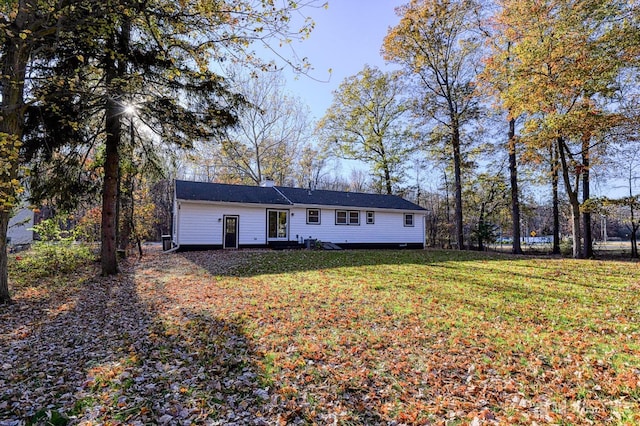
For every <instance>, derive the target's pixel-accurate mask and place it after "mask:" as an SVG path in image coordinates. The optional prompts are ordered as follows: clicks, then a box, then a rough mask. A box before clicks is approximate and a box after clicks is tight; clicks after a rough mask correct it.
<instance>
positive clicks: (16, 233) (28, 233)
mask: <svg viewBox="0 0 640 426" xmlns="http://www.w3.org/2000/svg"><path fill="white" fill-rule="evenodd" d="M31 227H33V211H32V210H30V209H28V208H26V207H22V208H20V209H19V210H18V211H16V214H15V215H14V216H13V217H12V218H11V219H9V229H8V230H7V240H8V243H9V245H10V246H21V245H26V244H31V243H32V242H33V231H32V230H31Z"/></svg>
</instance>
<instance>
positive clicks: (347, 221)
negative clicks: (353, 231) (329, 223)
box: [335, 210, 360, 226]
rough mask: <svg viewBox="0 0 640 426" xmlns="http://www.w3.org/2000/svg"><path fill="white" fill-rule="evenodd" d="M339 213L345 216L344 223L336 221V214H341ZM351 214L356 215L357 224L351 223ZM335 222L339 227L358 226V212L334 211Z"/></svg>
mask: <svg viewBox="0 0 640 426" xmlns="http://www.w3.org/2000/svg"><path fill="white" fill-rule="evenodd" d="M341 213H344V215H345V222H339V221H338V214H341ZM352 213H356V214H357V218H358V221H357V222H352V221H351V214H352ZM335 220H336V225H341V226H360V210H336V216H335Z"/></svg>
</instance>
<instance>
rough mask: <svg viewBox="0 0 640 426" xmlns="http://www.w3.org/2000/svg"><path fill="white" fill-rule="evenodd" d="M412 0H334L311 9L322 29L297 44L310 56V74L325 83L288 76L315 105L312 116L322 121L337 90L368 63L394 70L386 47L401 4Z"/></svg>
mask: <svg viewBox="0 0 640 426" xmlns="http://www.w3.org/2000/svg"><path fill="white" fill-rule="evenodd" d="M408 1H409V0H329V7H328V8H327V9H324V8H319V9H309V11H308V12H309V13H308V14H309V15H310V16H311V17H312V18H313V20H314V21H315V23H316V27H315V29H314V30H313V32H312V33H311V36H310V37H309V38H308V39H306V40H304V41H302V42H300V43H297V42H296V43H294V45H293V48H294V49H295V51H296V53H297V55H298V56H299V57H300V58H303V57H307V58H308V59H309V62H310V63H311V65H312V66H313V68H314V70H313V71H312V72H311V73H310V75H311V76H312V77H314V78H315V79H317V80H321V81H314V80H313V79H312V78H309V77H306V76H304V75H302V76H299V77H298V78H297V79H295V78H294V77H293V75H292V73H291V72H286V73H285V75H286V77H287V80H288V82H289V84H288V86H289V89H290V90H291V92H292V93H293V94H295V95H296V96H299V97H300V98H301V99H302V100H303V101H304V102H305V103H306V104H307V105H309V108H310V109H311V112H312V117H314V118H316V119H320V118H321V117H322V116H323V115H324V113H325V111H326V110H327V108H329V106H330V105H331V101H332V99H333V98H332V93H331V92H332V91H333V90H336V89H337V88H338V86H339V85H340V83H341V82H342V81H343V80H344V79H345V78H347V77H350V76H352V75H355V74H357V73H358V72H359V71H361V70H362V69H363V68H364V65H365V64H369V65H375V66H378V67H379V68H381V69H386V68H389V69H391V68H393V66H392V65H391V66H388V67H386V66H385V62H384V60H383V59H382V56H381V54H380V48H381V47H382V40H383V39H384V37H385V35H386V34H387V31H388V29H389V27H393V26H395V25H396V24H397V23H398V22H399V21H400V18H399V17H398V16H397V15H396V13H395V8H396V7H397V6H400V5H403V4H406V3H408ZM329 69H331V70H332V71H333V72H332V73H331V75H329V72H328V70H329ZM327 80H328V81H327Z"/></svg>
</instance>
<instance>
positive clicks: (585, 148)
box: [582, 137, 593, 259]
mask: <svg viewBox="0 0 640 426" xmlns="http://www.w3.org/2000/svg"><path fill="white" fill-rule="evenodd" d="M589 140H590V138H589V137H585V138H584V139H583V140H582V165H583V168H582V202H583V203H584V202H586V201H587V200H589V198H590V196H591V194H590V188H589V186H590V185H589V184H590V173H589V167H590V155H589ZM582 222H583V224H584V243H583V244H584V246H583V247H584V251H583V257H585V258H586V259H591V258H592V257H593V236H592V234H591V212H589V211H585V212H584V213H582Z"/></svg>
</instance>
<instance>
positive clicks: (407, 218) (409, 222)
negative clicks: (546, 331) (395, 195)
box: [404, 213, 413, 226]
mask: <svg viewBox="0 0 640 426" xmlns="http://www.w3.org/2000/svg"><path fill="white" fill-rule="evenodd" d="M404 226H413V214H412V213H405V214H404Z"/></svg>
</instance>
